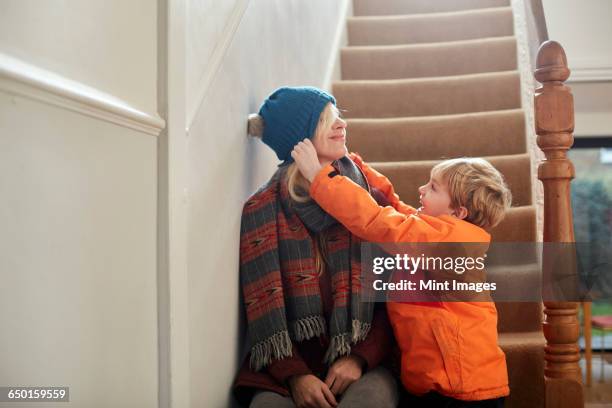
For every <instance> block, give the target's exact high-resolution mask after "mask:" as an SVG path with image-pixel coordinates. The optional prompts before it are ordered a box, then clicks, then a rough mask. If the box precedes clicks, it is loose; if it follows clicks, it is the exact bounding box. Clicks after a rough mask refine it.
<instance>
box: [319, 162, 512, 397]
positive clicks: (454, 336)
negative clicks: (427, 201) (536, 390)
mask: <svg viewBox="0 0 612 408" xmlns="http://www.w3.org/2000/svg"><path fill="white" fill-rule="evenodd" d="M349 157H351V159H353V160H354V161H355V163H357V165H358V166H359V167H360V168H361V170H362V171H363V172H364V174H365V176H366V178H367V180H368V182H369V184H370V186H372V187H376V188H377V189H379V190H380V191H381V192H383V193H384V194H385V195H386V197H387V199H388V200H389V202H390V203H391V206H387V207H380V206H378V204H377V203H376V201H374V199H372V198H371V196H370V195H369V194H368V192H367V191H365V190H364V189H362V188H361V187H359V186H358V185H357V184H355V183H353V181H351V180H350V179H349V178H347V177H343V176H335V177H329V173H331V172H333V171H334V168H333V167H332V166H331V165H328V166H326V167H324V168H323V169H322V170H321V171H320V172H319V174H317V176H316V177H315V178H314V180H313V181H312V183H311V186H310V196H311V197H312V198H313V199H314V200H315V201H316V202H317V203H318V204H319V205H320V206H321V207H322V208H323V209H324V210H325V211H326V212H327V213H329V214H330V215H332V216H333V217H334V218H336V219H337V220H338V221H339V222H341V223H342V224H344V226H346V228H347V229H349V230H350V231H351V232H352V233H353V234H355V235H357V236H359V237H361V238H362V239H364V240H367V241H372V242H489V241H490V239H491V236H490V235H489V234H488V233H487V232H486V231H485V230H483V229H482V228H480V227H478V226H476V225H474V224H471V223H469V222H467V221H463V220H460V219H457V218H455V217H452V216H448V215H443V216H440V217H431V216H428V215H424V214H417V211H416V209H415V208H413V207H411V206H409V205H406V204H404V203H403V202H401V201H400V200H399V197H398V196H397V194H395V192H394V190H393V186H392V185H391V183H390V182H389V180H388V179H387V178H386V177H385V176H383V175H382V174H380V173H378V172H377V171H375V170H373V169H372V168H370V167H369V166H368V165H366V164H365V163H363V161H362V159H361V157H359V156H358V155H356V154H354V153H351V154H350V155H349ZM349 208H350V211H347V209H349ZM387 312H388V314H389V319H390V321H391V324H392V326H393V331H394V333H395V337H396V339H397V342H398V345H399V347H400V349H401V353H402V362H401V367H402V373H401V380H402V383H403V384H404V386H405V387H406V389H407V390H408V391H410V392H411V393H413V394H415V395H423V394H426V393H427V392H430V391H435V392H438V393H440V394H442V395H446V396H448V397H452V398H456V399H461V400H485V399H491V398H498V397H503V396H507V395H508V394H509V391H510V390H509V388H508V374H507V368H506V358H505V355H504V353H503V351H502V350H501V349H500V348H499V346H498V344H497V310H496V309H495V304H494V303H493V302H439V303H432V304H431V305H428V304H424V303H418V304H416V303H413V304H410V303H392V302H389V303H387Z"/></svg>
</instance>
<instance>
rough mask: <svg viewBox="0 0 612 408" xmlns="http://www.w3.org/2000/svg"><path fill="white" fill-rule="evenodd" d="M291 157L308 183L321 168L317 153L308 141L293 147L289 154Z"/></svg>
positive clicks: (305, 140)
mask: <svg viewBox="0 0 612 408" xmlns="http://www.w3.org/2000/svg"><path fill="white" fill-rule="evenodd" d="M291 157H292V158H293V160H295V163H296V164H297V166H298V169H300V173H302V175H303V176H304V178H306V180H308V181H310V182H312V180H314V178H315V176H316V175H317V173H319V171H321V169H322V168H323V166H321V163H319V157H318V156H317V151H316V150H315V147H314V145H313V144H312V142H311V141H310V139H304V140H303V141H302V142H300V143H298V144H297V145H295V147H294V148H293V151H292V152H291Z"/></svg>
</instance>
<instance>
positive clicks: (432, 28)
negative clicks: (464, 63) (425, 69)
mask: <svg viewBox="0 0 612 408" xmlns="http://www.w3.org/2000/svg"><path fill="white" fill-rule="evenodd" d="M511 35H514V22H513V17H512V8H511V7H498V8H487V9H476V10H466V11H460V12H450V13H431V14H408V15H390V16H365V17H350V18H349V19H348V20H347V36H348V45H392V44H414V43H434V42H442V41H459V40H470V39H475V38H486V37H505V36H511Z"/></svg>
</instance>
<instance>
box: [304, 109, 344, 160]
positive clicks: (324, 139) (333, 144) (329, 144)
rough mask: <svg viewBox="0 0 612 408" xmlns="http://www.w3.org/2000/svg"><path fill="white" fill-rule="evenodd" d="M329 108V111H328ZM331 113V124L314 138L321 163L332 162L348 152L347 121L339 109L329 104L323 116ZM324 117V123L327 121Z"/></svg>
mask: <svg viewBox="0 0 612 408" xmlns="http://www.w3.org/2000/svg"><path fill="white" fill-rule="evenodd" d="M328 110H329V111H328ZM324 115H330V116H329V121H330V122H331V126H329V125H328V126H326V127H325V128H323V129H321V131H320V132H316V134H315V137H313V138H312V144H313V145H314V147H315V149H316V151H317V155H318V156H319V161H320V162H321V164H324V163H325V164H326V163H331V162H332V161H334V160H337V159H340V158H341V157H344V156H345V155H346V154H347V149H346V122H345V121H344V120H343V119H342V118H341V117H340V116H339V114H338V110H337V109H335V107H333V106H332V105H331V104H329V105H328V106H327V107H326V108H325V110H324V111H323V113H322V114H321V116H322V117H323V116H324ZM324 119H325V118H323V123H325V120H324Z"/></svg>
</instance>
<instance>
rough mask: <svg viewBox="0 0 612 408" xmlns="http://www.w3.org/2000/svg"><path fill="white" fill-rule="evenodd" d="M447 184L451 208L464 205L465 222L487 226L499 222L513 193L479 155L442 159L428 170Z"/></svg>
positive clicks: (498, 174) (499, 175) (487, 227)
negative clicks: (477, 156)
mask: <svg viewBox="0 0 612 408" xmlns="http://www.w3.org/2000/svg"><path fill="white" fill-rule="evenodd" d="M431 175H432V177H436V178H439V179H440V180H441V181H443V182H444V183H445V184H446V186H447V187H448V192H449V195H450V198H451V207H452V208H459V207H465V208H466V209H467V211H468V215H467V217H466V218H465V220H466V221H469V222H471V223H472V224H475V225H478V226H479V227H482V228H485V229H489V228H493V227H494V226H496V225H497V224H499V223H500V222H501V221H502V220H503V218H504V216H505V213H506V211H507V209H508V208H509V207H510V204H511V202H512V194H511V192H510V189H509V188H508V186H507V185H506V182H505V181H504V178H503V176H502V175H501V173H500V172H499V171H498V170H497V169H496V168H495V167H493V165H491V163H489V162H488V161H486V160H484V159H480V158H465V157H464V158H458V159H451V160H445V161H443V162H442V163H440V164H438V165H436V166H435V167H434V168H433V169H432V170H431Z"/></svg>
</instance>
